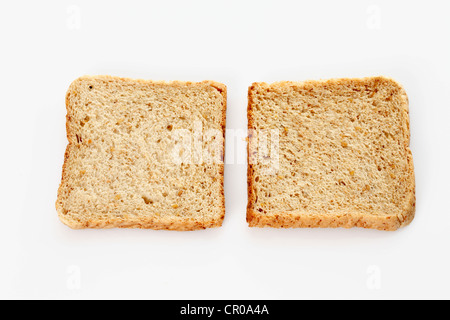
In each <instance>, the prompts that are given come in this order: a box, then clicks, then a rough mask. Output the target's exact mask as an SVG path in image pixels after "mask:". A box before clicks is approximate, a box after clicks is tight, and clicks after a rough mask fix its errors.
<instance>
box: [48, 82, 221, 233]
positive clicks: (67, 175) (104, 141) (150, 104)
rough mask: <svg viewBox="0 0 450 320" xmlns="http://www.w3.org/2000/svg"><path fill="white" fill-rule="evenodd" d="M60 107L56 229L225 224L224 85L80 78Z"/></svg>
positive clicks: (183, 227) (190, 227)
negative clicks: (62, 125) (63, 141)
mask: <svg viewBox="0 0 450 320" xmlns="http://www.w3.org/2000/svg"><path fill="white" fill-rule="evenodd" d="M66 108H67V116H66V130H67V139H68V145H67V148H66V151H65V156H64V164H63V170H62V179H61V184H60V186H59V189H58V195H57V201H56V209H57V212H58V216H59V218H60V220H61V221H62V222H63V223H65V224H66V225H68V226H69V227H71V228H74V229H82V228H150V229H165V230H198V229H205V228H210V227H219V226H221V225H222V222H223V219H224V215H225V199H224V189H223V174H224V165H223V156H224V138H225V137H224V132H225V114H226V86H225V85H223V84H221V83H217V82H214V81H203V82H182V81H172V82H163V81H150V80H137V79H129V78H120V77H113V76H83V77H80V78H78V79H76V80H75V81H74V82H72V84H71V85H70V87H69V89H68V91H67V94H66ZM205 133H208V134H205Z"/></svg>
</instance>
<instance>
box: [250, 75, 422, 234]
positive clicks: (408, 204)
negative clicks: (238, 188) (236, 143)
mask: <svg viewBox="0 0 450 320" xmlns="http://www.w3.org/2000/svg"><path fill="white" fill-rule="evenodd" d="M248 129H249V143H248V205H247V222H248V224H249V226H251V227H276V228H291V227H309V228H314V227H323V228H336V227H343V228H351V227H362V228H371V229H378V230H396V229H398V228H400V227H402V226H405V225H407V224H409V223H410V222H411V221H412V220H413V218H414V213H415V179H414V168H413V159H412V154H411V150H410V148H409V141H410V130H409V107H408V98H407V95H406V92H405V90H404V89H403V87H402V86H401V85H400V84H399V83H397V82H396V81H394V80H392V79H391V78H388V77H368V78H358V79H351V78H342V79H330V80H317V81H305V82H287V81H284V82H277V83H273V84H267V83H254V84H253V85H252V86H251V87H250V88H249V91H248Z"/></svg>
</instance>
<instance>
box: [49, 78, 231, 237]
mask: <svg viewBox="0 0 450 320" xmlns="http://www.w3.org/2000/svg"><path fill="white" fill-rule="evenodd" d="M87 78H92V79H111V80H124V81H136V82H143V83H152V84H166V85H175V86H183V85H198V84H206V85H209V86H211V87H213V88H214V89H216V90H217V91H219V93H220V94H221V95H222V107H223V108H222V123H221V127H222V136H223V146H222V163H221V164H220V170H219V173H220V180H221V186H222V190H221V200H222V201H221V203H222V215H221V216H220V217H219V219H213V220H211V221H201V220H196V219H192V218H180V217H176V218H171V219H161V218H159V219H158V218H154V217H145V218H139V219H133V218H117V219H108V220H105V221H100V220H90V221H86V222H85V223H80V222H79V221H74V220H73V219H68V218H67V216H66V215H65V214H64V213H63V212H64V203H63V201H62V200H61V197H62V188H63V185H64V182H65V179H66V176H67V163H68V161H67V160H68V158H69V153H70V146H71V144H72V143H73V142H72V141H71V140H70V135H71V134H70V128H69V123H70V121H71V119H70V115H69V114H70V112H69V110H70V108H71V105H70V103H69V99H68V96H69V93H71V92H72V91H73V90H75V87H76V85H77V82H79V81H80V80H83V79H87ZM65 104H66V110H67V114H66V135H67V140H68V144H67V147H66V150H65V153H64V163H63V166H62V175H61V182H60V185H59V187H58V191H57V199H56V203H55V207H56V211H57V213H58V217H59V219H60V221H61V222H62V223H64V224H65V225H67V226H68V227H70V228H72V229H86V228H93V229H109V228H139V229H154V230H172V231H195V230H202V229H207V228H217V227H221V226H222V223H223V220H224V218H225V192H224V159H225V127H226V109H227V87H226V85H225V84H223V83H219V82H215V81H211V80H205V81H202V82H190V81H169V82H166V81H153V80H142V79H131V78H123V77H115V76H109V75H101V76H82V77H79V78H77V79H76V80H74V81H73V82H72V83H71V84H70V86H69V88H68V90H67V93H66V99H65Z"/></svg>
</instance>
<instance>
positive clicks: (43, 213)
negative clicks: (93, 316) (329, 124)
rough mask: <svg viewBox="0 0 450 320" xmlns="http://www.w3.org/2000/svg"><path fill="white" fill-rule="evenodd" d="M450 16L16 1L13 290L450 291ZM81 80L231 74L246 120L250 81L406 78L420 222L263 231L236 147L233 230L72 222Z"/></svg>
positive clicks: (4, 59)
mask: <svg viewBox="0 0 450 320" xmlns="http://www.w3.org/2000/svg"><path fill="white" fill-rule="evenodd" d="M449 14H450V2H449V1H433V0H430V1H425V2H424V1H378V0H373V1H361V0H353V1H332V0H330V1H280V0H277V1H262V0H259V1H243V0H238V1H235V0H228V1H158V2H156V1H153V2H152V1H131V0H127V1H75V0H73V1H70V2H69V1H22V2H19V1H15V2H13V1H2V3H1V4H0V33H1V37H0V46H1V49H0V57H1V59H0V71H1V77H0V81H1V84H0V88H1V89H0V101H1V102H0V105H1V126H0V137H1V157H0V168H1V174H0V179H1V180H0V181H1V190H0V194H1V201H0V214H1V224H0V228H1V231H0V246H1V252H0V254H1V257H0V259H1V260H0V298H26V299H34V298H38V299H55V298H56V299H97V298H101V299H403V298H406V299H431V298H438V299H440V298H445V299H448V298H450V294H449V286H450V272H449V270H450V256H449V244H450V232H449V227H450V212H449V205H448V203H449V198H450V193H449V191H450V187H449V183H448V182H449V181H450V174H449V166H448V162H449V156H450V153H449V141H450V139H449V138H450V128H449V125H448V123H449V116H450V105H449V90H450V78H449V77H448V74H450V62H449V59H450V42H449V35H450V19H448V16H449ZM85 74H111V75H118V76H125V77H133V78H144V79H153V80H193V81H197V80H198V81H200V80H206V79H211V80H215V81H219V82H223V83H225V84H226V85H227V87H228V110H227V128H228V129H234V130H237V129H245V128H246V126H247V119H246V106H247V88H248V86H249V85H250V84H251V83H252V82H255V81H266V82H272V81H278V80H306V79H321V78H333V77H362V76H371V75H386V76H390V77H393V78H394V79H396V80H397V81H399V82H400V83H402V84H403V85H404V87H405V89H406V91H407V93H408V95H409V99H410V120H411V149H412V152H413V157H414V165H415V173H416V196H417V210H416V218H415V219H414V221H413V222H412V224H410V225H409V226H407V227H405V228H403V229H401V230H398V231H395V232H383V231H376V230H366V229H356V228H355V229H288V230H282V229H280V230H278V229H251V228H248V227H247V224H246V222H245V206H246V201H247V186H246V165H245V163H242V162H240V163H239V162H238V161H236V160H234V161H233V159H229V158H228V160H227V165H226V168H225V196H226V216H225V220H224V224H223V226H222V228H217V229H210V230H204V231H195V232H170V231H154V230H139V229H136V230H133V229H131V230H130V229H111V230H71V229H70V228H68V227H66V226H65V225H63V224H62V223H61V222H60V221H59V220H58V218H57V214H56V210H55V205H54V204H55V200H56V192H57V188H58V185H59V182H60V179H61V168H62V164H63V154H64V149H65V146H66V143H67V141H66V136H65V134H66V133H65V114H66V110H65V105H64V97H65V93H66V90H67V88H68V86H69V84H70V83H71V81H73V80H74V79H75V78H77V77H79V76H81V75H85ZM231 142H232V141H227V152H234V155H235V157H236V159H237V157H238V156H242V155H245V145H244V144H242V143H240V144H237V143H234V144H233V143H231ZM232 154H233V153H232Z"/></svg>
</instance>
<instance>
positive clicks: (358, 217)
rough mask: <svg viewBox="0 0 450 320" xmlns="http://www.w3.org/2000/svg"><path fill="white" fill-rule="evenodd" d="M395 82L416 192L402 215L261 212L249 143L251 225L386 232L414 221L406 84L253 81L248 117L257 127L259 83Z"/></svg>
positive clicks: (275, 85)
mask: <svg viewBox="0 0 450 320" xmlns="http://www.w3.org/2000/svg"><path fill="white" fill-rule="evenodd" d="M374 80H375V81H380V80H384V81H386V80H387V81H391V82H393V83H394V84H395V85H397V86H398V87H399V89H400V91H401V94H402V97H403V124H404V125H403V132H404V134H405V135H406V137H407V139H406V143H405V146H404V147H405V152H406V154H407V157H408V164H409V168H408V171H409V184H410V185H411V189H412V192H411V193H410V194H409V195H408V198H407V199H408V200H407V202H406V204H405V207H404V210H403V212H402V213H400V214H399V215H389V216H376V215H365V214H362V213H358V212H353V213H352V212H350V213H348V214H342V215H329V214H321V215H317V214H315V215H312V214H307V213H306V214H305V213H301V212H296V211H293V212H277V213H276V214H273V215H270V216H268V215H265V214H262V213H260V212H257V211H255V210H253V204H254V202H255V200H256V194H255V192H254V189H253V166H252V164H251V163H250V153H249V151H250V150H249V144H247V187H248V203H247V214H246V220H247V223H248V226H249V227H259V228H264V227H272V228H353V227H360V228H367V229H377V230H384V231H394V230H397V229H399V228H401V227H404V226H406V225H408V224H410V223H411V221H412V220H413V219H414V216H415V209H416V196H415V176H414V164H413V158H412V153H411V149H410V148H409V143H410V131H409V101H408V96H407V94H406V91H405V90H404V88H403V86H402V85H401V84H399V83H398V82H397V81H395V80H393V79H391V78H389V77H385V76H378V77H366V78H340V79H329V80H310V81H304V82H291V81H281V82H276V83H273V84H272V85H268V84H267V83H264V82H260V83H257V82H255V83H253V84H252V85H251V86H250V87H249V88H248V106H247V119H248V129H249V131H251V130H253V129H255V128H254V123H253V110H252V107H253V91H254V90H255V86H258V85H263V86H274V87H280V86H284V85H293V86H300V85H306V86H314V85H317V84H323V83H339V82H348V81H352V82H360V83H365V82H367V81H374Z"/></svg>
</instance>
